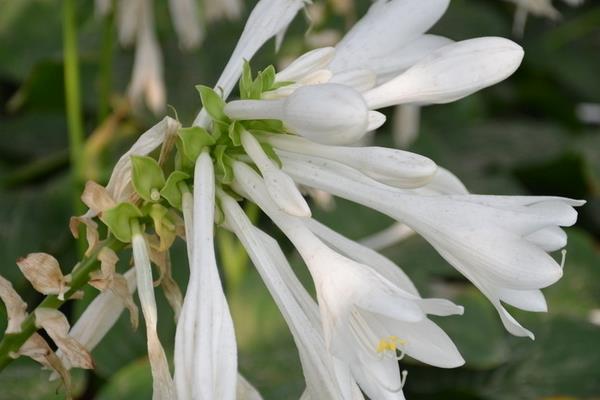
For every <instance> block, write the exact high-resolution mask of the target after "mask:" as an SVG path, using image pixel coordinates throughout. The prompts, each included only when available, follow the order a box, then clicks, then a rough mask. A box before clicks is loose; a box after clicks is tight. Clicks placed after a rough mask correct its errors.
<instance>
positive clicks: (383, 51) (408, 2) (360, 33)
mask: <svg viewBox="0 0 600 400" xmlns="http://www.w3.org/2000/svg"><path fill="white" fill-rule="evenodd" d="M449 3H450V1H449V0H429V1H422V0H378V1H376V2H374V4H373V5H372V6H371V8H370V9H369V11H368V12H367V14H366V15H365V16H364V17H362V18H361V20H360V21H358V22H357V23H356V24H355V25H354V26H353V28H352V29H351V30H350V31H349V32H348V33H347V34H346V35H345V36H344V38H343V39H342V40H341V41H340V43H338V44H337V46H336V56H335V59H334V60H333V62H332V63H331V68H332V70H333V71H335V72H341V71H346V70H351V69H357V68H366V69H370V70H372V71H374V72H375V73H377V74H378V75H379V74H384V73H394V72H395V73H398V72H400V70H402V69H404V68H406V67H407V66H410V65H407V64H409V63H410V61H408V62H407V60H410V59H412V58H414V55H413V54H414V53H415V51H416V52H417V53H426V52H427V51H430V50H432V49H434V48H436V47H439V45H442V44H446V43H447V41H446V39H444V38H440V39H425V40H424V41H423V42H422V43H419V44H417V43H415V44H411V42H413V41H421V40H423V39H419V37H420V36H421V35H423V33H424V32H426V31H427V30H429V28H431V27H432V26H433V24H435V23H436V22H437V20H438V19H440V18H441V16H442V15H443V14H444V12H445V11H446V9H447V8H448V4H449ZM436 42H439V43H436ZM406 46H408V47H407V48H405V47H406ZM416 49H421V50H416Z"/></svg>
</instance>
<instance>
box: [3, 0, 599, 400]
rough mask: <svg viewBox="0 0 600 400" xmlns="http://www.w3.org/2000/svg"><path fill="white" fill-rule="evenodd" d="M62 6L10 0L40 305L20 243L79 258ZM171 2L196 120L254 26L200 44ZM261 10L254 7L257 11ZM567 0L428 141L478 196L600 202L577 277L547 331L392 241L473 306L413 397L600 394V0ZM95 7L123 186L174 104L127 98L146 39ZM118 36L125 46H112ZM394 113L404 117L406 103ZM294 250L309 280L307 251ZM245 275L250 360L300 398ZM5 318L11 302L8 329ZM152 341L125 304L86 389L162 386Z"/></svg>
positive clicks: (492, 12) (569, 268)
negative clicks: (135, 157) (182, 35)
mask: <svg viewBox="0 0 600 400" xmlns="http://www.w3.org/2000/svg"><path fill="white" fill-rule="evenodd" d="M316 1H320V0H316ZM60 6H61V1H60V0H0V43H1V45H0V104H1V107H0V273H1V274H2V275H3V276H5V277H7V278H8V279H10V280H11V281H12V282H14V284H15V287H16V289H17V290H18V291H19V292H20V293H22V294H23V296H24V297H25V299H26V301H28V302H29V304H36V303H37V302H38V301H39V300H40V297H39V296H38V295H37V294H36V293H35V292H34V291H33V289H32V288H31V287H30V286H29V284H28V283H27V282H26V281H25V280H24V278H23V277H22V276H21V275H20V273H19V271H18V268H17V267H16V265H15V260H16V259H17V258H18V257H19V256H22V255H25V254H27V253H28V252H32V251H44V252H49V253H52V254H54V255H55V256H56V257H57V258H58V259H59V260H60V261H61V265H63V267H66V266H68V265H72V264H73V262H74V261H75V259H76V248H75V245H74V242H73V240H72V238H71V237H70V234H69V232H68V229H67V222H68V218H69V216H70V215H72V214H73V211H72V196H73V188H72V185H71V181H70V179H69V178H68V171H69V165H68V152H67V134H66V118H65V106H64V94H63V92H64V90H63V62H62V43H61V20H60V12H59V11H60ZM367 6H368V2H367V1H366V0H361V1H358V2H357V6H356V7H357V14H358V15H361V14H362V12H363V11H364V10H365V9H366V7H367ZM561 6H562V4H561ZM156 8H157V12H156V16H157V19H158V20H157V26H158V30H159V39H160V42H161V45H162V47H163V52H164V59H165V60H166V65H165V77H166V82H167V89H168V103H169V104H171V105H173V106H174V107H175V108H176V109H177V112H178V115H179V117H180V119H181V120H182V121H183V122H184V124H185V123H189V122H191V119H192V118H193V115H194V113H195V111H196V110H197V109H198V107H199V105H200V101H199V98H198V96H197V94H196V92H195V90H194V85H195V84H198V83H204V84H212V83H213V82H215V80H216V78H217V76H218V73H219V71H220V70H221V68H222V67H223V66H224V64H225V62H226V60H227V58H228V56H229V54H230V52H231V50H232V49H233V46H234V45H235V42H236V39H237V37H238V35H239V33H240V32H241V29H242V27H243V25H242V22H220V23H217V24H214V25H211V26H210V27H209V29H208V35H207V37H206V40H205V42H204V44H203V46H202V48H201V49H200V50H197V51H194V52H192V53H184V52H182V51H180V49H179V47H178V44H177V40H176V38H175V37H174V33H173V27H172V26H171V22H170V20H169V17H168V11H167V4H166V1H164V0H159V1H157V2H156ZM249 9H250V4H248V6H247V9H246V13H247V12H248V10H249ZM512 11H513V7H512V6H511V4H509V3H506V2H502V1H498V0H478V1H474V0H454V1H452V4H451V6H450V9H449V11H448V13H447V14H446V15H445V16H444V17H443V19H442V20H441V21H440V23H439V24H438V25H436V27H435V29H434V32H436V33H439V34H443V35H445V36H448V37H450V38H452V39H464V38H470V37H477V36H493V35H496V36H505V37H509V36H510V32H511V24H512ZM561 11H562V12H563V15H564V18H563V19H562V21H559V22H558V23H552V22H548V21H545V20H541V19H536V18H531V19H530V20H529V23H528V26H527V29H526V33H525V37H524V38H523V39H522V40H520V42H521V44H522V45H523V47H524V48H525V51H526V57H525V60H524V63H523V66H522V67H521V69H520V70H519V71H518V72H517V73H516V74H515V75H514V76H513V77H512V78H510V79H509V80H507V81H506V82H504V83H502V84H500V85H497V86H495V87H493V88H491V89H487V90H484V91H483V92H480V93H478V94H476V95H473V96H471V97H468V98H467V99H464V100H462V101H459V102H457V103H453V104H449V105H443V106H435V107H429V108H426V109H425V110H424V111H423V125H422V130H421V135H420V137H419V139H418V141H417V142H416V143H415V144H414V145H413V147H412V150H414V151H416V152H418V153H421V154H424V155H427V156H429V157H431V158H432V159H434V160H435V161H436V162H438V163H439V164H440V165H442V166H444V167H447V168H449V169H450V170H452V171H454V172H455V173H456V174H457V175H458V176H459V177H460V178H461V179H462V180H463V181H464V182H465V183H466V185H467V186H468V187H469V188H470V189H471V191H473V192H476V193H488V194H500V193H501V194H529V193H530V194H548V195H564V196H572V197H576V198H585V199H587V200H588V204H587V205H586V206H585V207H584V208H583V209H582V210H581V218H580V221H579V222H578V224H577V226H576V227H574V228H572V229H570V230H569V234H570V242H569V245H568V248H567V250H568V258H567V263H566V266H565V275H564V278H563V279H562V280H561V281H560V282H559V283H558V284H557V285H555V286H554V287H552V288H550V289H548V290H546V291H545V293H546V294H547V297H548V302H549V306H550V312H549V313H548V314H543V315H535V314H525V313H523V314H521V313H517V317H518V319H520V320H522V321H524V322H525V323H526V325H527V326H528V327H530V328H532V330H533V331H534V332H535V333H536V335H537V339H536V341H535V342H531V341H529V340H528V339H518V338H513V337H510V336H509V335H508V334H507V333H506V332H505V331H504V329H503V328H502V326H501V323H500V321H499V318H498V317H497V315H496V313H495V311H494V310H493V309H492V307H491V306H490V305H489V304H488V302H487V301H486V300H485V299H484V298H483V296H482V295H481V294H479V293H478V292H477V291H476V290H474V289H473V288H472V287H471V285H469V284H468V283H467V282H466V281H464V279H462V278H461V277H460V276H459V275H458V274H457V273H456V272H454V270H453V269H451V268H450V267H449V266H448V265H447V264H446V263H445V262H444V261H443V260H442V259H441V258H440V257H439V256H437V255H436V253H435V252H434V251H433V250H432V249H431V248H430V247H429V246H428V245H427V244H426V243H425V242H424V241H423V240H421V239H420V238H417V237H414V238H411V239H409V240H407V241H406V242H404V243H402V244H400V245H397V246H394V247H392V248H389V249H387V250H386V251H385V254H386V255H387V256H389V257H390V258H392V259H393V260H394V261H396V262H398V263H399V264H400V265H401V266H402V267H403V268H405V269H406V271H407V272H408V273H409V275H410V276H411V277H413V279H414V280H415V282H416V284H417V286H418V287H419V288H420V289H421V291H422V293H423V294H424V295H440V296H445V297H450V298H452V299H453V300H454V301H456V302H457V303H459V304H463V305H464V306H465V309H466V312H465V315H464V316H463V317H451V318H444V319H441V320H440V321H439V323H440V324H441V325H442V326H443V327H444V328H445V329H446V330H447V332H448V333H449V334H450V336H451V337H452V338H453V339H454V340H455V342H456V343H457V344H458V347H459V348H460V349H461V351H462V353H463V355H464V357H465V359H466V360H467V365H466V366H465V367H463V368H460V369H457V370H438V369H434V368H429V367H425V366H423V365H419V364H417V363H415V362H411V361H410V360H406V361H405V363H404V364H403V368H406V369H408V371H409V375H408V382H407V386H406V392H407V398H410V399H412V400H419V399H423V400H425V399H481V400H500V399H547V400H550V399H555V400H557V399H600V372H599V371H600V351H599V349H600V327H599V326H598V325H594V324H592V323H591V322H590V315H591V313H592V312H593V310H599V309H600V252H599V251H598V239H599V238H600V129H599V128H598V126H592V125H585V124H583V123H582V122H580V121H579V120H578V118H577V116H576V113H575V109H576V105H577V104H579V103H581V102H596V103H600V78H598V71H600V6H599V5H598V3H597V2H596V1H588V2H587V4H585V5H584V6H583V7H580V8H576V9H569V8H561ZM78 16H79V17H78V21H79V26H78V27H79V33H80V35H79V44H80V49H81V53H80V56H81V76H82V97H83V109H84V116H85V129H86V132H87V134H88V135H89V136H93V135H95V137H98V136H101V134H100V133H98V132H99V131H98V129H97V128H98V126H99V125H100V124H101V123H102V122H103V121H104V118H105V116H106V115H105V112H104V110H103V107H104V106H103V102H104V101H106V100H107V99H106V98H102V96H101V88H102V87H103V85H109V86H108V87H109V88H110V94H111V97H110V99H108V100H110V105H111V107H110V112H111V115H117V116H118V118H117V120H118V123H117V124H116V126H115V127H113V128H109V129H107V130H106V129H105V130H104V131H102V132H104V133H103V134H104V135H106V137H108V138H109V141H108V145H106V146H103V147H101V148H100V150H98V148H95V147H93V146H88V148H87V151H88V153H86V160H87V165H88V166H87V170H86V175H87V177H88V178H89V179H95V180H97V181H100V182H105V180H106V178H107V176H108V173H109V172H110V168H111V166H112V165H113V163H114V161H115V159H116V157H117V156H118V155H119V154H120V153H121V152H122V151H123V150H124V149H126V148H127V147H128V145H130V144H131V143H132V141H133V140H134V139H135V136H136V135H137V134H139V132H141V131H142V130H144V129H145V128H146V127H148V126H150V125H151V124H153V123H154V122H155V121H156V120H157V119H158V116H154V115H151V114H149V113H144V112H142V113H132V112H131V110H130V109H129V108H127V107H126V106H124V105H123V98H122V96H123V93H124V92H125V90H126V85H127V82H128V79H129V75H130V71H131V64H132V50H131V49H121V48H120V47H119V46H118V45H117V44H116V43H115V39H116V36H115V32H114V31H113V30H112V29H113V28H111V24H110V22H108V21H106V20H102V19H99V18H97V17H95V16H94V12H93V4H92V2H79V3H78ZM324 25H325V26H327V27H335V28H338V29H340V30H343V29H344V26H345V21H344V19H343V18H342V17H339V16H335V15H331V16H330V17H328V18H327V20H326V23H325V24H324ZM306 26H307V25H306V23H305V21H303V20H302V18H297V20H296V21H295V23H294V24H293V26H292V27H291V29H290V32H289V35H288V37H287V40H286V43H285V45H284V48H283V49H282V54H283V55H294V54H298V53H299V52H300V51H301V50H302V49H303V46H304V45H303V43H304V32H305V29H306ZM316 28H317V29H318V28H322V27H316ZM103 37H105V38H109V41H106V39H104V40H105V41H104V42H103ZM103 49H104V50H103ZM107 55H108V56H109V57H108V58H107ZM107 59H108V64H107V63H106V60H107ZM103 60H105V61H103ZM256 60H257V61H255V62H254V65H255V66H257V67H263V66H265V65H267V64H268V63H272V62H275V61H276V59H275V55H274V53H273V45H272V44H269V45H268V46H266V47H265V49H263V50H262V51H261V53H260V54H259V56H258V57H257V59H256ZM107 68H108V69H107ZM107 70H108V71H110V74H108V75H107V74H106V71H107ZM388 116H389V117H390V119H391V113H389V114H388ZM389 126H390V124H389V123H388V124H387V125H386V126H385V127H384V129H383V131H382V132H380V133H378V134H377V137H376V138H375V141H376V142H377V143H380V144H386V145H391V134H390V133H389V129H390V128H389ZM336 206H337V207H336V209H335V210H334V211H333V212H325V211H322V210H316V211H315V214H316V217H317V218H318V219H320V220H322V221H324V222H326V223H327V224H329V225H330V226H333V227H334V228H336V229H337V230H339V231H341V232H343V233H345V234H346V235H348V236H350V237H352V238H357V239H358V238H361V237H364V236H366V235H367V234H370V233H374V232H376V231H377V230H379V229H382V228H384V227H386V226H388V225H389V224H390V223H391V221H390V220H389V219H388V218H387V217H384V216H381V215H379V214H376V213H375V212H372V211H370V210H367V209H365V208H363V207H359V206H356V205H353V204H351V203H348V202H345V201H341V200H337V201H336ZM259 223H261V224H264V225H267V224H268V222H267V221H266V220H261V221H260V222H259ZM267 229H272V227H268V226H267ZM281 241H282V243H284V244H286V243H285V241H284V239H283V238H281ZM287 248H288V250H289V253H290V254H289V255H290V257H291V258H292V260H293V261H294V264H295V265H296V266H297V270H298V273H299V274H300V275H301V276H303V277H305V278H306V271H305V270H304V267H303V266H302V263H301V262H300V261H299V258H298V256H297V255H296V254H294V253H293V252H292V250H291V246H289V245H287ZM175 257H176V258H175V263H174V265H175V274H176V277H177V279H178V280H179V281H180V282H182V286H183V287H184V284H183V282H185V279H186V269H187V267H186V261H185V256H184V253H183V251H182V246H179V248H178V249H177V251H176V256H175ZM233 272H235V273H233ZM233 272H232V271H231V270H229V271H225V275H226V276H227V277H232V276H235V279H233V278H230V279H228V280H227V281H226V282H225V284H226V289H227V292H228V296H229V298H230V302H231V308H232V312H233V315H234V319H235V323H236V333H237V336H238V341H239V348H240V358H239V360H240V369H241V371H242V372H243V373H245V374H246V375H247V377H248V378H249V379H250V381H252V382H253V383H254V384H256V386H257V387H258V388H259V389H260V391H261V392H262V393H263V394H264V396H265V398H266V399H287V398H297V397H298V395H299V393H300V392H301V390H302V388H303V380H302V375H301V371H300V370H299V364H298V358H297V353H296V350H295V348H294V346H293V342H292V340H291V338H290V335H289V333H288V331H287V329H286V327H285V324H284V322H283V320H282V318H281V317H280V316H279V313H278V311H277V309H276V307H275V305H274V303H273V302H272V300H271V299H270V298H269V296H268V294H267V292H266V290H265V287H264V285H263V284H262V282H261V281H260V278H259V277H258V275H257V273H256V272H255V271H254V270H253V268H252V266H251V265H247V266H245V267H244V268H242V269H239V268H238V270H236V271H233ZM88 294H91V293H88ZM159 297H160V295H159ZM159 300H160V309H161V310H160V317H159V320H160V321H161V324H160V328H159V329H160V334H161V336H162V338H163V343H165V344H166V347H167V349H168V351H170V352H172V339H171V338H172V337H173V334H174V324H173V323H172V322H173V315H172V312H171V311H170V310H169V309H168V307H167V306H166V302H165V301H164V299H163V298H159ZM87 301H89V300H87ZM85 303H86V301H83V302H78V303H71V304H69V305H68V306H67V307H68V308H67V309H65V310H64V311H65V313H67V314H69V315H71V316H72V317H73V318H74V317H75V316H76V315H78V314H79V313H81V311H82V310H83V308H84V306H85ZM5 320H6V318H5V310H4V308H2V307H0V330H1V331H3V330H4V325H5V322H6V321H5ZM145 352H146V350H145V339H144V331H143V327H140V329H138V331H137V332H132V331H131V329H130V326H129V324H128V322H127V317H126V316H125V317H122V318H121V320H120V321H119V323H118V324H117V326H116V327H115V329H113V331H112V332H111V333H110V334H109V335H108V336H107V337H106V338H105V340H104V341H103V342H102V343H101V344H100V345H99V346H98V348H97V349H96V350H95V351H94V352H93V355H94V358H95V360H96V364H97V369H96V370H95V371H93V372H77V373H76V374H75V377H74V381H75V382H76V386H77V393H79V396H80V398H81V399H92V398H94V399H103V400H104V399H111V400H118V399H132V400H133V399H149V398H151V393H150V391H151V384H150V374H149V367H148V364H147V361H146V358H145ZM46 377H47V373H46V372H41V371H40V370H39V367H38V366H37V365H34V363H33V362H30V361H28V360H19V361H18V362H15V363H14V364H13V365H11V366H10V367H9V368H8V369H7V370H6V371H4V372H3V373H2V374H0V388H1V389H0V399H2V400H3V399H7V400H8V399H36V400H37V399H40V400H41V399H58V398H62V395H61V394H60V392H59V393H57V389H58V384H56V383H48V382H47V380H46Z"/></svg>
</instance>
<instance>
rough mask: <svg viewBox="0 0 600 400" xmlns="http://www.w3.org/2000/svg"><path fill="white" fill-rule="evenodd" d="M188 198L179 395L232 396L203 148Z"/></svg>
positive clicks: (228, 327)
mask: <svg viewBox="0 0 600 400" xmlns="http://www.w3.org/2000/svg"><path fill="white" fill-rule="evenodd" d="M193 199H194V203H193V215H192V216H191V219H192V220H191V221H190V215H189V212H186V213H185V214H184V215H185V224H186V231H188V232H189V234H188V235H190V234H191V236H189V237H188V252H189V253H190V256H191V262H190V281H189V284H188V289H187V291H186V295H185V300H184V305H183V311H182V314H181V317H180V319H179V321H178V326H177V338H176V349H175V353H176V355H175V357H176V371H175V381H176V386H177V393H178V396H179V398H181V399H188V398H191V399H206V400H209V399H223V400H227V399H229V400H233V399H235V393H236V380H237V346H236V343H235V333H234V330H233V321H232V319H231V314H230V312H229V308H228V307H227V301H226V299H225V294H224V293H223V288H222V286H221V280H220V278H219V271H218V268H217V263H216V259H215V253H214V244H213V235H214V210H215V178H214V171H213V165H212V160H211V158H210V156H209V154H208V153H207V152H203V153H202V154H201V155H200V157H199V158H198V160H197V162H196V167H195V173H194V196H193ZM185 208H186V209H187V208H188V207H187V204H186V205H185ZM190 226H193V229H190Z"/></svg>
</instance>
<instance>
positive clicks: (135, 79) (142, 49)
mask: <svg viewBox="0 0 600 400" xmlns="http://www.w3.org/2000/svg"><path fill="white" fill-rule="evenodd" d="M136 1H138V0H136ZM139 12H140V14H136V18H137V19H139V21H138V22H137V26H138V29H137V33H136V35H137V36H136V44H137V45H136V49H135V61H134V64H133V73H132V75H131V82H130V84H129V89H128V94H129V96H130V98H131V100H132V102H133V104H134V106H136V107H139V106H141V104H142V103H143V102H144V101H145V103H146V104H147V105H148V107H149V108H150V110H152V111H153V112H154V113H156V114H158V113H160V112H161V111H163V110H164V108H165V104H166V93H165V92H166V89H165V83H164V80H163V64H162V54H161V50H160V46H159V45H158V42H157V40H156V34H155V32H154V18H153V12H152V4H151V3H150V1H149V0H143V1H142V3H140V9H139Z"/></svg>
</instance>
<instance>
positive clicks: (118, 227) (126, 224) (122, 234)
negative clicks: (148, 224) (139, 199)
mask: <svg viewBox="0 0 600 400" xmlns="http://www.w3.org/2000/svg"><path fill="white" fill-rule="evenodd" d="M143 216H144V215H143V214H142V212H141V211H140V209H139V208H137V207H136V206H135V205H133V204H131V203H120V204H118V205H117V206H115V207H113V208H111V209H108V210H106V211H104V212H103V213H102V215H101V216H100V220H101V221H102V222H104V224H105V225H106V226H107V227H108V229H109V230H110V232H111V233H112V234H113V235H115V237H116V238H117V239H119V240H120V241H121V242H123V243H129V242H131V235H132V232H131V220H132V219H135V218H141V217H143Z"/></svg>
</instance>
